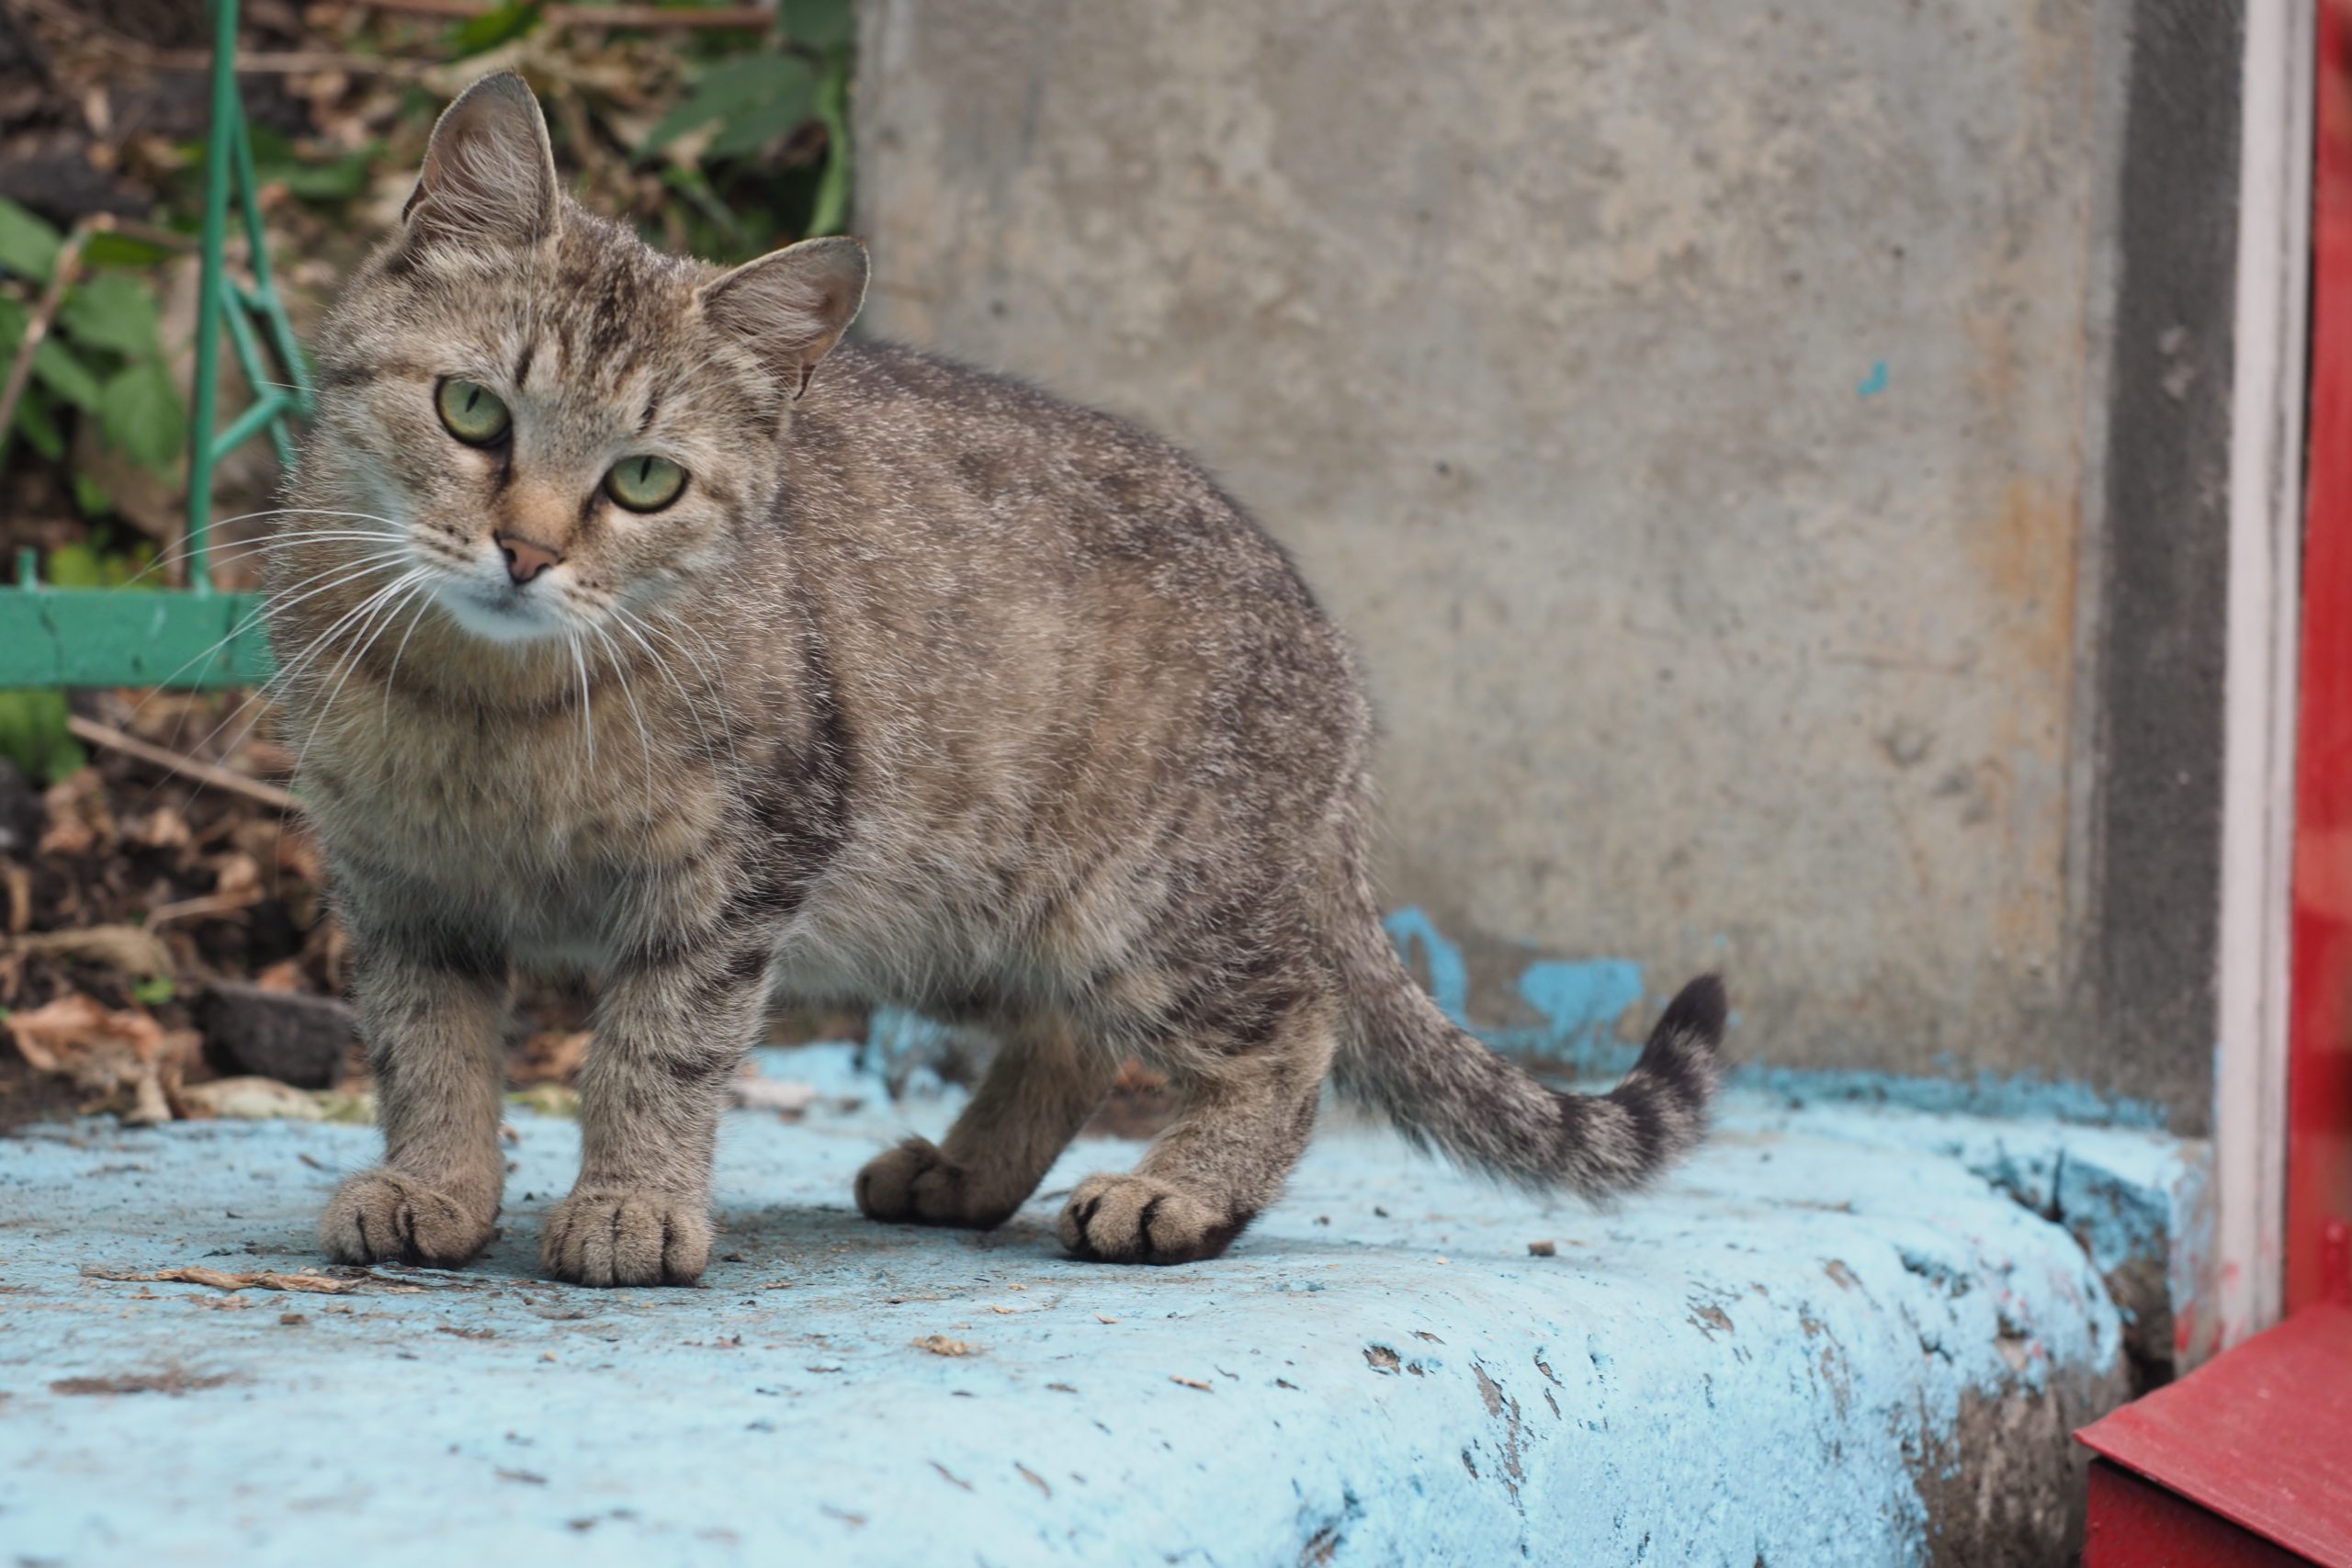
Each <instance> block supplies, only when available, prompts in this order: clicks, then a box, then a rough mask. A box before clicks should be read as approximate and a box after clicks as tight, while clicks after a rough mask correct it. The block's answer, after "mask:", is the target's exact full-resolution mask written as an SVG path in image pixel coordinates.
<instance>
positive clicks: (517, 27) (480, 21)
mask: <svg viewBox="0 0 2352 1568" xmlns="http://www.w3.org/2000/svg"><path fill="white" fill-rule="evenodd" d="M540 9H541V0H508V3H507V4H506V5H503V6H499V7H498V8H497V9H495V10H492V11H485V12H483V13H482V14H481V16H479V17H469V18H468V19H467V20H465V21H462V22H460V23H458V25H457V26H456V27H455V28H451V29H450V31H449V51H450V54H451V57H452V58H454V59H458V60H462V59H464V58H465V57H466V56H467V55H469V54H480V53H481V52H482V51H484V50H491V49H496V48H497V47H498V46H499V45H500V44H502V43H504V42H505V41H506V40H507V39H515V38H520V37H522V36H523V35H524V34H525V33H527V32H529V31H530V30H531V29H532V28H535V27H537V26H538V25H539V11H540Z"/></svg>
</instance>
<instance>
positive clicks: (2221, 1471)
mask: <svg viewBox="0 0 2352 1568" xmlns="http://www.w3.org/2000/svg"><path fill="white" fill-rule="evenodd" d="M2075 1437H2076V1438H2078V1439H2080V1440H2081V1441H2082V1442H2084V1443H2086V1444H2087V1445H2088V1446H2089V1447H2090V1448H2091V1449H2093V1450H2096V1451H2098V1453H2101V1454H2104V1455H2105V1456H2106V1457H2107V1458H2109V1459H2110V1460H2113V1461H2116V1462H2117V1463H2118V1464H2121V1465H2124V1466H2127V1467H2129V1468H2130V1469H2131V1470H2132V1471H2135V1472H2138V1473H2139V1474H2140V1475H2141V1476H2143V1477H2144V1478H2145V1479H2147V1480H2149V1481H2152V1482H2154V1483H2157V1484H2158V1485H2160V1486H2162V1487H2164V1488H2165V1489H2166V1490H2168V1491H2170V1492H2172V1493H2175V1494H2177V1495H2179V1496H2180V1497H2183V1498H2186V1499H2187V1500H2188V1503H2189V1504H2192V1505H2194V1506H2196V1507H2198V1508H2200V1509H2203V1510H2206V1511H2209V1512H2211V1513H2212V1514H2215V1515H2218V1516H2220V1517H2222V1518H2225V1519H2229V1520H2232V1521H2233V1522H2234V1523H2236V1524H2238V1525H2241V1526H2243V1527H2245V1529H2249V1530H2252V1531H2253V1532H2254V1533H2255V1534H2256V1535H2258V1536H2260V1537H2262V1538H2263V1539H2264V1540H2269V1541H2273V1542H2276V1543H2278V1545H2280V1546H2283V1547H2286V1548H2288V1549H2289V1550H2290V1551H2297V1552H2301V1554H2302V1555H2303V1556H2304V1557H2305V1558H2308V1559H2309V1560H2310V1561H2312V1562H2319V1563H2324V1564H2326V1565H2327V1568H2352V1308H2346V1307H2341V1306H2335V1305H2333V1304H2325V1303H2323V1304H2321V1305H2316V1306H2312V1307H2309V1308H2307V1309H2305V1310H2304V1311H2303V1312H2301V1313H2299V1314H2296V1315H2295V1316H2294V1317H2292V1318H2290V1319H2289V1320H2288V1321H2287V1322H2285V1323H2282V1324H2280V1325H2278V1327H2276V1328H2273V1329H2271V1330H2269V1331H2268V1332H2267V1333H2265V1334H2257V1335H2256V1336H2255V1337H2253V1338H2251V1339H2249V1340H2247V1341H2246V1342H2245V1344H2243V1345H2241V1346H2239V1347H2238V1348H2236V1349H2234V1350H2232V1351H2229V1352H2228V1353H2227V1354H2225V1355H2222V1356H2219V1357H2216V1358H2215V1359H2212V1360H2211V1361H2209V1362H2207V1363H2206V1364H2205V1365H2204V1366H2202V1367H2199V1369H2198V1370H2197V1371H2193V1372H2191V1373H2189V1374H2188V1376H2187V1377H2185V1378H2183V1379H2181V1380H2180V1381H2179V1382H2176V1383H2172V1384H2169V1385H2168V1386H2166V1387H2164V1388H2160V1389H2158V1390H2156V1392H2155V1393H2152V1394H2149V1395H2148V1396H2147V1397H2146V1398H2144V1399H2141V1400H2138V1401H2135V1402H2134V1403H2132V1404H2127V1405H2125V1406H2124V1407H2123V1408H2122V1409H2120V1410H2118V1411H2116V1412H2115V1413H2114V1414H2113V1415H2111V1416H2107V1417H2106V1418H2105V1419H2103V1420H2100V1421H2098V1422H2097V1423H2095V1424H2094V1425H2092V1426H2090V1427H2086V1428H2084V1429H2083V1430H2082V1431H2080V1432H2078V1433H2076V1434H2075ZM2094 1517H2096V1515H2095V1516H2094ZM2113 1561H2115V1562H2161V1561H2167V1560H2166V1559H2162V1558H2144V1557H2118V1558H2116V1559H2114V1560H2113ZM2170 1561H2178V1562H2197V1561H2204V1560H2203V1559H2197V1558H2175V1559H2170ZM2212 1561H2216V1562H2221V1561H2235V1559H2218V1558H2217V1559H2213V1560H2212Z"/></svg>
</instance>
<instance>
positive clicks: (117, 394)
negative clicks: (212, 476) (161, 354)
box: [98, 359, 187, 468]
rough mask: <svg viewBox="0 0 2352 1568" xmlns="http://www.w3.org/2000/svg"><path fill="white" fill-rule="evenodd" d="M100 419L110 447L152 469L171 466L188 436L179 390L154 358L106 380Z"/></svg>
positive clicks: (99, 413)
mask: <svg viewBox="0 0 2352 1568" xmlns="http://www.w3.org/2000/svg"><path fill="white" fill-rule="evenodd" d="M98 421H99V426H100V428H101V429H102V430H104V431H105V433H106V438H107V445H108V446H112V447H114V448H115V449H116V450H118V451H119V452H120V453H122V454H123V456H125V457H129V458H130V460H131V461H132V462H134V463H143V464H145V465H146V466H147V467H149V468H168V467H169V466H170V465H171V464H172V463H173V462H174V461H175V459H177V457H179V455H180V447H181V446H182V445H183V444H184V443H185V442H186V440H187V411H186V410H185V409H183V408H182V407H181V406H180V394H179V389H177V388H175V387H174V386H173V385H172V378H171V375H170V373H169V372H168V371H166V370H165V369H164V367H163V366H162V364H160V363H159V362H157V361H155V360H152V359H151V360H142V361H141V362H140V363H139V364H136V365H133V366H130V367H128V368H126V369H123V370H119V371H117V372H116V373H115V374H114V375H113V376H112V377H110V378H108V379H107V385H106V393H105V396H104V398H103V400H101V401H100V403H99V406H98Z"/></svg>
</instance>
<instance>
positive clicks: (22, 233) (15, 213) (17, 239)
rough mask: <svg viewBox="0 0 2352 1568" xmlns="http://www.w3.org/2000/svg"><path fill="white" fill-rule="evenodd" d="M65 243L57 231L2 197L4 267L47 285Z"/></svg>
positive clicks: (0, 220) (0, 223)
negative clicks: (58, 253) (58, 251)
mask: <svg viewBox="0 0 2352 1568" xmlns="http://www.w3.org/2000/svg"><path fill="white" fill-rule="evenodd" d="M63 243H65V242H64V240H63V238H62V236H61V235H59V233H58V232H57V231H56V230H54V229H52V228H51V227H50V226H49V225H48V224H46V223H44V222H42V221H41V220H40V219H38V218H36V217H34V216H33V215H32V214H31V213H29V212H28V211H26V210H25V209H23V208H21V207H18V206H17V204H16V203H15V202H13V201H10V200H9V199H8V198H7V197H5V196H0V267H6V269H7V270H8V271H10V272H13V273H18V274H21V275H22V276H26V277H29V278H31V279H32V280H33V281H34V282H36V283H46V282H48V281H49V274H50V269H51V268H52V267H54V266H55V265H57V248H58V247H59V246H60V245H62V244H63Z"/></svg>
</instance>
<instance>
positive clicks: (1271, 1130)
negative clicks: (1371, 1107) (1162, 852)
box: [1057, 997, 1335, 1263]
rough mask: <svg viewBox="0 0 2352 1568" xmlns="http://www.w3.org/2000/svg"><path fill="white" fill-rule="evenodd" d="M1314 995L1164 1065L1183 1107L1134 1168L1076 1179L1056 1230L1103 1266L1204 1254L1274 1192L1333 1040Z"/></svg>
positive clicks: (1223, 1032)
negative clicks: (1168, 1070) (1081, 1179)
mask: <svg viewBox="0 0 2352 1568" xmlns="http://www.w3.org/2000/svg"><path fill="white" fill-rule="evenodd" d="M1332 1030H1333V1012H1332V1009H1331V1007H1330V1005H1329V1002H1328V1001H1327V1000H1326V999H1324V998H1319V997H1317V998H1305V999H1300V1000H1295V1001H1292V1002H1289V1003H1287V1004H1286V1005H1283V1006H1282V1007H1280V1008H1278V1009H1275V1010H1272V1011H1271V1012H1269V1013H1264V1014H1260V1013H1258V1012H1257V1011H1256V1010H1250V1012H1249V1013H1248V1014H1247V1015H1246V1021H1242V1020H1237V1021H1236V1022H1235V1024H1234V1025H1233V1026H1231V1027H1228V1028H1225V1029H1220V1030H1214V1031H1205V1032H1202V1033H1201V1034H1200V1035H1199V1036H1197V1037H1196V1038H1193V1039H1192V1040H1189V1041H1187V1042H1185V1043H1184V1048H1183V1049H1182V1050H1181V1051H1178V1052H1173V1053H1170V1055H1168V1057H1167V1062H1166V1065H1167V1066H1169V1067H1170V1074H1171V1077H1173V1079H1174V1083H1175V1087H1176V1089H1177V1090H1178V1091H1179V1092H1180V1093H1181V1094H1182V1096H1183V1099H1184V1110H1183V1111H1182V1114H1181V1115H1179V1116H1178V1118H1177V1119H1176V1121H1175V1122H1173V1123H1172V1124H1171V1125H1170V1127H1169V1128H1168V1130H1167V1131H1166V1132H1164V1133H1162V1134H1160V1135H1159V1139H1158V1141H1157V1142H1155V1143H1154V1144H1153V1145H1151V1148H1150V1149H1149V1150H1148V1152H1147V1153H1146V1154H1145V1155H1144V1156H1143V1160H1142V1163H1140V1164H1139V1165H1137V1166H1136V1168H1135V1170H1133V1171H1132V1172H1130V1173H1127V1174H1125V1175H1116V1174H1111V1173H1107V1172H1106V1173H1104V1174H1102V1175H1097V1176H1090V1177H1088V1178H1087V1179H1085V1180H1083V1181H1081V1182H1080V1183H1079V1184H1078V1187H1077V1189H1076V1190H1074V1191H1073V1192H1071V1194H1070V1197H1069V1202H1068V1203H1067V1204H1066V1205H1064V1207H1063V1209H1062V1213H1061V1219H1060V1222H1059V1224H1058V1226H1057V1230H1058V1232H1059V1234H1060V1236H1061V1241H1062V1245H1063V1246H1064V1247H1068V1248H1069V1251H1070V1254H1071V1256H1073V1257H1076V1258H1086V1259H1089V1260H1091V1261H1096V1262H1103V1263H1191V1262H1196V1261H1198V1260H1199V1259H1202V1258H1215V1257H1216V1256H1217V1255H1218V1254H1220V1253H1222V1252H1223V1251H1224V1250H1225V1249H1226V1248H1227V1247H1229V1246H1231V1245H1232V1244H1233V1238H1234V1237H1236V1236H1238V1235H1240V1234H1241V1232H1242V1229H1243V1227H1245V1226H1247V1225H1248V1224H1250V1221H1251V1220H1253V1219H1255V1218H1257V1216H1258V1213H1259V1211H1260V1210H1261V1209H1263V1208H1264V1207H1265V1206H1266V1205H1267V1204H1269V1203H1271V1202H1272V1201H1274V1199H1275V1198H1276V1197H1277V1196H1278V1195H1279V1194H1280V1193H1281V1191H1282V1187H1283V1181H1284V1180H1285V1179H1287V1178H1288V1177H1289V1175H1290V1171H1291V1167H1292V1166H1294V1165H1295V1164H1296V1163H1297V1162H1298V1156H1299V1151H1300V1150H1302V1149H1304V1148H1305V1147H1306V1139H1307V1134H1310V1133H1311V1132H1313V1131H1314V1128H1315V1110H1316V1105H1317V1101H1318V1100H1319V1099H1320V1097H1321V1094H1322V1089H1323V1079H1324V1076H1325V1074H1326V1073H1328V1072H1329V1068H1330V1065H1331V1054H1332V1050H1333V1047H1334V1043H1335V1036H1334V1034H1333V1032H1332Z"/></svg>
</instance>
